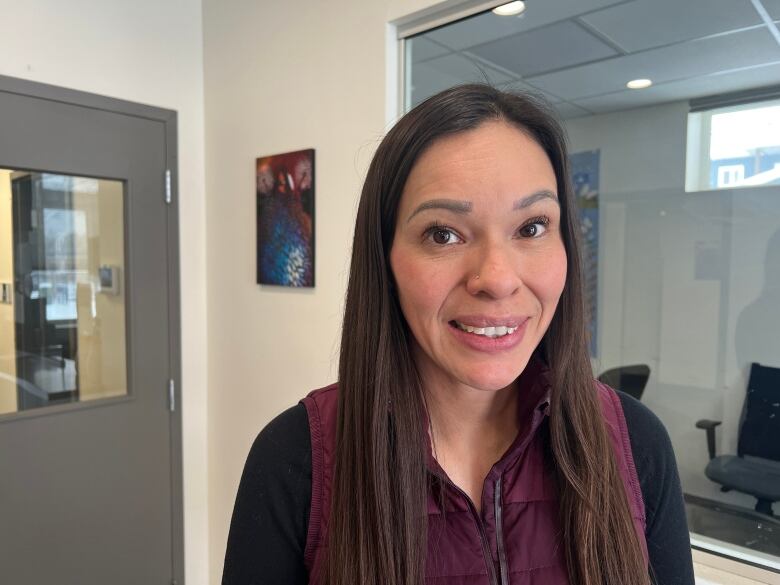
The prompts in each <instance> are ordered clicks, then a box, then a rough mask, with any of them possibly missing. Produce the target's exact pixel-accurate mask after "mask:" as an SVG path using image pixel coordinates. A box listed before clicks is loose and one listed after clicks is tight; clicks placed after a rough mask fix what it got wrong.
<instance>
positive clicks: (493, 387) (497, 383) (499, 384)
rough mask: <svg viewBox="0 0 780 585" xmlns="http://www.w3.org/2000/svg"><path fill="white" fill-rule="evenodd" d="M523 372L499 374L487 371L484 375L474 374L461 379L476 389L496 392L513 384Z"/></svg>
mask: <svg viewBox="0 0 780 585" xmlns="http://www.w3.org/2000/svg"><path fill="white" fill-rule="evenodd" d="M520 373H521V372H517V371H515V372H511V373H509V372H507V373H505V374H498V373H497V372H490V373H485V374H483V375H479V374H472V375H467V376H464V377H463V378H461V381H462V382H463V383H464V384H466V385H467V386H471V387H472V388H474V389H475V390H480V391H483V392H496V391H498V390H503V389H504V388H506V387H507V386H511V385H512V384H513V383H514V382H515V380H517V378H518V377H519V376H520Z"/></svg>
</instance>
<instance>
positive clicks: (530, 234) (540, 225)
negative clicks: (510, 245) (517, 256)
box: [520, 220, 547, 238]
mask: <svg viewBox="0 0 780 585" xmlns="http://www.w3.org/2000/svg"><path fill="white" fill-rule="evenodd" d="M546 230H547V222H546V221H542V220H538V221H532V222H531V223H527V224H525V225H524V226H523V227H521V228H520V236H522V237H523V238H538V237H539V236H541V235H542V234H543V233H544V232H545V231H546Z"/></svg>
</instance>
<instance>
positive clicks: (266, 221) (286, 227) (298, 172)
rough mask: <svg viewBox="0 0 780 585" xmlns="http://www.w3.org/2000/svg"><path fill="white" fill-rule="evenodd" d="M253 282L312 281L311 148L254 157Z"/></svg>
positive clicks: (295, 284) (296, 283) (306, 283)
mask: <svg viewBox="0 0 780 585" xmlns="http://www.w3.org/2000/svg"><path fill="white" fill-rule="evenodd" d="M255 185H256V190H257V283H258V284H272V285H277V286H293V287H313V286H314V149H313V148H310V149H308V150H298V151H296V152H287V153H284V154H275V155H273V156H265V157H262V158H258V159H257V161H256V165H255Z"/></svg>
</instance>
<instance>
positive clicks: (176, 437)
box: [0, 75, 184, 585]
mask: <svg viewBox="0 0 780 585" xmlns="http://www.w3.org/2000/svg"><path fill="white" fill-rule="evenodd" d="M0 92H3V93H10V94H16V95H19V96H23V97H29V98H34V99H43V100H48V101H53V102H60V103H64V104H69V105H74V106H80V107H86V108H91V109H94V110H102V111H106V112H112V113H116V114H123V115H127V116H134V117H138V118H144V119H147V120H152V121H155V122H161V123H162V124H163V126H164V129H165V130H164V134H165V159H166V160H165V168H166V169H168V171H169V173H170V202H169V203H168V205H167V206H166V209H167V218H166V227H167V230H166V231H167V236H166V242H167V244H166V253H167V254H168V272H167V275H168V283H167V285H168V330H169V338H168V363H169V379H170V380H172V381H173V396H172V398H173V405H172V412H170V418H169V420H170V441H169V449H170V457H171V494H170V498H171V535H172V539H173V541H172V543H171V550H172V558H171V574H172V575H173V584H172V585H177V584H178V585H182V584H183V583H184V490H183V473H182V416H181V407H180V405H181V393H182V389H181V302H180V299H181V291H180V278H179V270H180V259H179V197H178V185H179V181H178V174H179V173H178V164H179V159H178V148H177V114H176V111H174V110H167V109H164V108H158V107H155V106H148V105H145V104H138V103H134V102H129V101H125V100H121V99H117V98H111V97H106V96H101V95H97V94H92V93H87V92H83V91H78V90H73V89H68V88H63V87H58V86H55V85H49V84H45V83H39V82H34V81H28V80H25V79H19V78H16V77H9V76H5V75H0ZM160 181H161V182H164V181H165V177H160ZM125 221H127V219H125ZM126 233H128V232H127V230H126ZM163 391H164V389H162V388H161V389H160V392H163ZM129 399H131V398H130V396H129V395H127V396H121V397H117V398H106V399H101V400H96V401H87V402H74V403H70V404H62V405H53V406H49V407H46V408H38V409H32V410H27V411H23V412H18V413H15V414H13V415H10V416H8V417H6V416H5V415H4V416H0V422H3V419H6V420H8V419H13V420H19V419H21V418H28V417H38V416H51V415H56V414H59V413H62V412H66V411H70V410H80V409H83V408H98V407H101V406H103V405H108V404H114V403H116V402H123V401H126V400H129Z"/></svg>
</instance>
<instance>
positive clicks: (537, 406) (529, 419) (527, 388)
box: [423, 355, 552, 481]
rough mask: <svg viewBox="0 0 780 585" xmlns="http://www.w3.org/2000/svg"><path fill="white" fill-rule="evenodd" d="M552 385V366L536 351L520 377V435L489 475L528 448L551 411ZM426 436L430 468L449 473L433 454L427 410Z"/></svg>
mask: <svg viewBox="0 0 780 585" xmlns="http://www.w3.org/2000/svg"><path fill="white" fill-rule="evenodd" d="M551 391H552V386H551V382H550V369H549V367H548V366H547V365H546V364H545V363H544V362H543V361H542V359H541V358H539V357H537V356H536V355H534V356H532V357H531V359H530V361H529V362H528V365H527V366H526V367H525V369H524V370H523V372H522V373H521V374H520V377H519V378H518V384H517V392H518V393H519V400H518V401H517V420H518V428H519V431H518V433H517V437H515V440H514V441H513V442H512V444H511V445H510V446H509V449H507V450H506V452H505V453H504V454H503V455H502V456H501V458H500V459H499V460H498V461H497V462H496V463H495V464H494V465H493V467H492V468H491V470H490V472H489V473H488V476H487V478H494V477H497V476H498V475H500V474H502V473H503V472H504V471H506V470H507V469H509V468H510V467H511V466H512V465H513V464H514V463H516V462H517V460H518V459H519V458H520V456H521V455H522V454H523V453H524V452H525V449H526V447H527V446H528V444H529V443H530V442H531V440H532V439H533V438H534V436H535V435H536V433H537V432H538V431H539V427H541V425H542V423H543V422H544V421H545V420H546V419H547V417H548V416H549V414H550V399H551ZM423 418H424V423H425V429H424V432H425V436H426V439H427V440H426V441H425V445H426V465H427V467H428V470H429V471H430V472H432V473H433V474H434V475H437V476H439V477H441V478H443V479H447V481H449V479H448V478H447V474H446V473H445V471H444V470H443V469H442V468H441V466H440V465H439V462H438V461H436V458H435V457H434V456H433V449H432V446H431V440H430V436H429V433H428V429H429V428H430V419H429V417H428V413H427V412H426V413H425V416H424V417H423Z"/></svg>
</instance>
